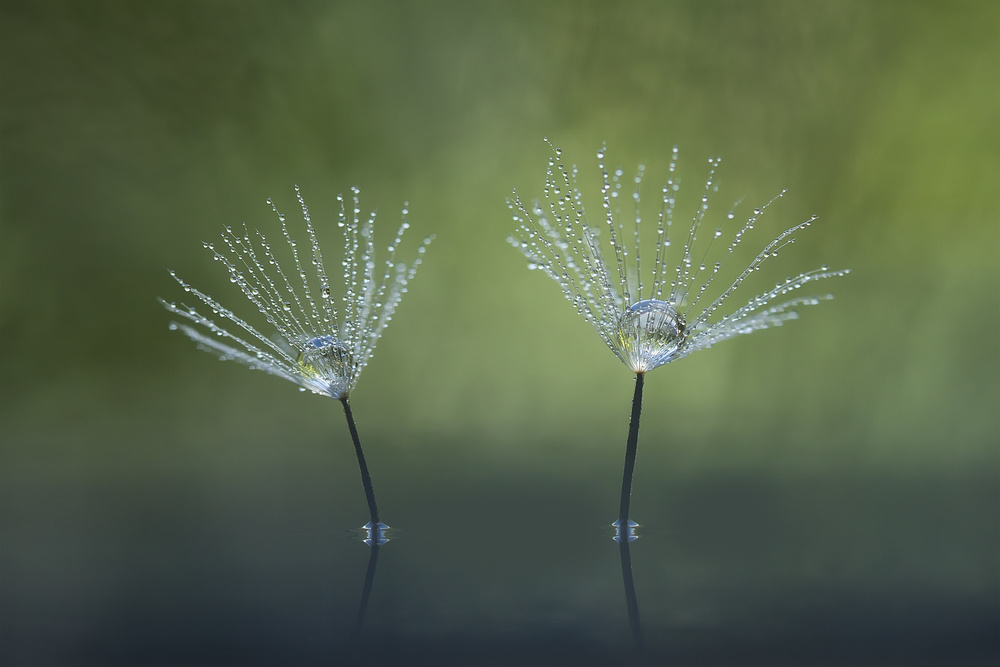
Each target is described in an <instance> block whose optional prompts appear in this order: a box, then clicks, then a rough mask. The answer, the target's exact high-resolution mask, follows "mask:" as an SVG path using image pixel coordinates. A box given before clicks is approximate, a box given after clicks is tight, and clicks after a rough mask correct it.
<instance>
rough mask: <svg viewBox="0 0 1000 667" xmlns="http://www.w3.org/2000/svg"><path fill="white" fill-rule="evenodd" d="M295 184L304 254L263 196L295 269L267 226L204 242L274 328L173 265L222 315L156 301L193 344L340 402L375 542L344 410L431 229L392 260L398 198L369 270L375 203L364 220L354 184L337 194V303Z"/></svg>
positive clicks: (374, 510) (371, 504)
mask: <svg viewBox="0 0 1000 667" xmlns="http://www.w3.org/2000/svg"><path fill="white" fill-rule="evenodd" d="M295 193H296V197H297V198H298V201H299V205H300V206H301V208H302V217H303V219H304V222H305V232H306V239H307V241H308V246H307V248H306V252H305V253H302V252H300V249H299V241H297V240H296V239H295V237H294V236H293V234H292V233H291V232H290V231H289V229H288V225H287V223H286V220H285V216H284V215H283V214H281V213H279V212H278V210H277V208H276V207H275V206H274V204H273V203H272V202H271V200H270V199H268V200H267V201H268V204H269V205H270V206H271V208H272V210H274V212H275V214H277V216H278V221H279V222H280V225H281V234H282V236H283V237H284V239H285V243H286V245H287V246H288V249H289V254H290V255H291V260H290V261H291V266H292V267H294V271H292V270H286V268H287V262H286V268H282V265H281V263H279V261H278V259H277V257H276V252H275V250H274V249H273V248H272V246H271V243H270V242H269V241H268V240H267V238H266V237H265V236H264V234H262V233H261V232H259V231H254V232H253V233H251V232H250V231H249V230H248V229H247V227H246V225H244V226H243V229H242V230H238V231H234V230H233V228H232V227H226V229H225V232H224V233H223V234H222V241H223V243H222V248H221V249H220V248H219V247H217V246H216V245H214V244H211V243H205V247H206V248H207V249H208V250H209V251H211V252H212V254H213V256H214V258H215V260H216V261H218V262H220V263H222V264H223V266H225V268H226V271H227V272H228V273H229V280H230V282H232V283H234V284H235V285H237V286H238V287H239V289H240V291H242V292H243V295H244V296H245V297H246V298H247V299H248V300H249V301H250V302H251V303H252V304H253V305H254V306H256V308H257V310H258V311H260V313H261V315H263V316H264V319H265V320H266V322H267V323H268V324H269V325H270V326H272V327H273V328H274V329H275V331H276V334H277V335H276V336H275V337H273V338H272V337H268V336H266V335H265V334H263V333H262V332H261V331H259V330H258V329H257V328H255V327H254V326H253V325H252V324H250V323H249V322H248V321H247V320H245V319H243V318H242V317H240V316H238V315H236V314H235V313H234V312H233V311H232V310H230V309H228V308H226V307H225V306H223V305H222V304H221V303H220V302H219V301H217V300H216V299H215V298H213V297H211V296H209V295H208V294H206V293H204V292H202V291H200V290H198V289H195V288H194V287H192V286H191V285H189V284H188V283H186V282H185V281H184V280H182V279H181V278H180V277H179V276H177V274H175V273H174V272H173V271H171V272H170V275H171V276H173V278H174V279H175V280H177V282H178V283H180V285H181V287H182V288H184V291H185V292H188V293H190V294H193V295H195V296H196V297H197V298H198V300H199V301H201V303H202V304H203V305H204V306H205V307H207V308H208V309H209V310H211V311H212V316H216V317H217V318H219V320H220V321H221V322H222V323H221V324H220V323H219V322H217V321H216V320H215V319H213V318H212V316H208V315H204V314H202V313H201V312H199V311H198V310H197V309H196V308H195V307H192V306H188V305H184V304H177V303H170V302H167V301H163V300H162V299H161V300H160V302H161V303H162V304H163V306H164V307H166V309H167V310H169V311H170V312H171V313H173V314H174V315H177V316H178V317H179V318H182V319H183V320H186V321H187V322H188V323H177V322H172V323H171V325H170V328H171V329H178V330H180V331H182V332H183V333H184V334H186V335H187V336H188V337H189V338H191V339H192V340H194V341H195V342H196V343H197V344H198V347H199V348H201V349H203V350H206V351H208V352H213V353H215V354H217V355H219V357H220V358H221V359H223V360H235V361H239V362H240V363H243V364H245V365H247V366H249V367H250V368H253V369H256V370H262V371H264V372H266V373H270V374H271V375H276V376H278V377H280V378H284V379H285V380H288V381H289V382H293V383H295V384H297V385H299V388H300V389H301V390H302V391H311V392H313V393H315V394H321V395H324V396H329V397H331V398H335V399H337V400H339V401H340V402H341V403H342V404H343V407H344V414H345V416H346V418H347V424H348V428H349V430H350V432H351V438H352V440H353V441H354V447H355V451H356V453H357V457H358V464H359V466H360V468H361V476H362V482H363V483H364V487H365V495H366V497H367V500H368V508H369V512H370V514H371V522H370V524H369V525H368V526H366V529H368V530H369V531H375V537H374V538H373V539H375V541H376V542H377V541H379V540H380V539H383V538H382V537H381V533H382V530H384V529H385V528H387V526H385V524H383V523H381V521H380V520H379V514H378V506H377V505H376V502H375V493H374V491H373V489H372V484H371V476H370V475H369V473H368V467H367V465H366V463H365V458H364V453H363V452H362V449H361V441H360V439H359V438H358V433H357V427H356V424H355V422H354V416H353V414H352V412H351V406H350V395H351V392H352V391H353V390H354V387H355V385H356V384H357V381H358V377H359V376H360V374H361V371H362V369H363V368H364V367H365V366H367V365H368V362H369V361H370V360H371V358H372V355H373V354H374V352H375V345H376V343H377V342H378V340H379V339H380V338H381V337H382V333H383V331H384V330H385V328H386V327H387V326H388V324H389V322H390V320H391V319H392V316H393V314H394V313H395V312H396V308H397V306H398V305H399V302H400V300H401V299H402V297H403V294H404V293H406V290H407V286H408V285H409V283H410V281H411V280H413V277H414V275H415V274H416V271H417V267H418V266H420V263H421V261H422V260H423V256H424V253H425V251H426V249H427V246H428V245H429V244H430V242H431V240H432V238H433V237H428V238H426V239H424V241H423V243H422V244H421V245H420V246H419V247H418V248H417V257H416V259H414V261H413V262H412V263H410V264H409V265H407V264H405V263H397V262H396V259H395V258H396V249H397V248H398V247H399V245H400V243H401V242H402V240H403V235H404V233H405V231H406V230H407V229H408V228H409V226H410V224H409V222H408V221H407V215H408V213H409V212H408V210H407V205H406V204H404V207H403V213H402V222H401V224H400V226H399V229H398V231H397V232H396V236H395V238H394V240H393V241H392V243H391V245H390V246H389V247H388V258H387V259H386V260H385V265H384V272H376V267H377V264H376V258H375V244H374V226H375V213H374V212H372V213H371V214H370V215H369V216H368V217H367V219H365V220H364V221H363V222H362V219H361V217H360V215H361V208H360V205H359V202H358V189H357V188H351V193H352V198H351V206H350V208H348V206H347V203H346V202H345V200H344V197H343V196H341V195H338V196H337V200H338V201H339V202H340V215H339V218H338V220H337V226H338V227H339V228H340V229H341V230H342V231H343V235H344V245H343V259H342V262H341V265H342V267H343V272H342V279H343V286H344V287H343V290H344V294H343V297H342V298H340V299H339V303H338V301H337V299H336V297H335V295H334V292H333V289H332V280H331V276H330V275H328V274H327V271H326V267H325V264H324V261H323V253H322V250H321V248H320V243H319V238H318V235H317V231H316V227H315V226H314V224H313V220H312V217H311V216H310V214H309V209H308V207H307V206H306V203H305V200H304V199H303V198H302V193H301V192H300V191H299V188H298V186H296V187H295ZM307 268H308V270H307ZM226 320H228V323H227V322H225V321H226ZM227 326H228V327H229V328H228V329H227V328H226V327H227Z"/></svg>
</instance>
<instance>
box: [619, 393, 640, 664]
mask: <svg viewBox="0 0 1000 667" xmlns="http://www.w3.org/2000/svg"><path fill="white" fill-rule="evenodd" d="M639 377H642V376H641V375H640V376H639ZM629 532H631V531H629ZM617 542H618V552H619V554H620V555H621V560H622V581H623V583H624V584H625V605H626V606H627V607H628V622H629V625H630V626H632V638H633V639H634V640H635V645H636V647H637V648H641V647H642V625H641V624H640V623H639V603H638V602H637V601H636V599H635V583H633V581H632V557H631V555H630V554H629V546H630V545H631V542H630V540H629V539H628V538H622V539H617Z"/></svg>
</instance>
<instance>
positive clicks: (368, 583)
mask: <svg viewBox="0 0 1000 667" xmlns="http://www.w3.org/2000/svg"><path fill="white" fill-rule="evenodd" d="M380 532H381V531H378V532H376V534H375V535H374V536H373V537H374V539H373V540H372V543H371V553H370V554H369V555H368V571H367V572H365V586H364V588H363V589H361V605H360V606H359V607H358V622H357V624H356V625H355V626H354V632H355V634H360V633H361V628H362V627H363V626H364V623H365V612H366V611H368V598H370V597H371V594H372V585H373V584H374V583H375V568H376V566H378V552H379V549H380V548H381V547H382V544H381V540H380V539H379V533H380Z"/></svg>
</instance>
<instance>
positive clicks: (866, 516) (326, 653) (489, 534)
mask: <svg viewBox="0 0 1000 667" xmlns="http://www.w3.org/2000/svg"><path fill="white" fill-rule="evenodd" d="M22 463H23V462H22ZM407 463H408V462H407V461H405V460H404V461H401V462H399V463H398V466H397V468H396V469H392V470H390V469H385V470H378V469H377V468H376V470H375V477H376V490H379V489H380V488H381V491H382V492H381V493H380V498H379V501H380V506H381V508H382V511H383V517H384V519H385V520H386V521H387V522H388V523H389V524H390V525H392V526H393V530H392V531H390V534H389V536H390V538H391V540H390V541H389V542H388V543H387V544H385V545H383V546H382V547H381V548H380V549H379V552H378V560H377V567H376V568H375V569H374V572H372V570H371V568H370V565H372V563H371V561H370V556H371V549H370V548H369V547H368V546H366V545H365V544H364V543H363V542H362V541H361V539H360V538H361V534H360V533H358V532H356V531H352V530H351V528H353V527H354V526H355V525H357V524H360V523H361V522H362V521H363V519H364V517H365V511H364V505H363V502H364V501H363V494H362V493H361V488H360V482H359V481H358V480H356V479H354V477H355V476H356V471H353V470H350V469H348V468H345V469H344V470H342V471H340V472H338V473H337V475H336V479H334V480H330V479H328V478H329V472H328V471H326V470H323V469H321V468H318V467H313V468H312V469H305V470H303V469H300V468H297V467H296V466H295V465H293V464H292V463H289V462H275V463H273V464H272V465H271V466H270V469H269V470H264V469H259V468H257V467H256V466H254V465H247V466H246V467H244V468H242V469H237V470H235V471H234V472H233V475H232V476H231V477H229V478H228V479H227V478H225V477H224V476H223V477H209V476H207V475H205V474H196V473H195V472H193V471H191V470H187V471H185V470H183V469H180V470H179V469H174V470H173V471H167V472H161V474H160V475H159V476H158V477H156V478H155V481H151V480H150V478H139V480H138V481H129V480H128V479H127V478H126V476H124V475H121V474H119V473H116V472H108V473H107V475H106V476H105V478H104V479H101V478H100V476H99V475H94V474H91V475H87V476H73V475H71V474H69V472H68V471H66V470H64V471H62V472H60V470H59V469H58V467H57V466H46V467H43V468H42V469H35V470H33V471H30V470H28V468H27V466H25V468H24V469H22V470H20V471H19V472H20V473H21V474H19V475H17V476H16V477H14V476H11V477H10V478H9V480H10V483H8V484H6V485H5V487H4V494H5V496H6V497H5V498H4V501H5V502H4V508H5V522H4V524H5V525H4V527H3V542H4V545H3V546H4V549H3V551H4V556H5V559H4V561H5V562H4V567H3V595H2V605H3V631H4V636H3V649H2V652H3V664H5V665H33V664H38V665H46V664H52V665H64V664H65V665H69V664H80V665H137V664H149V665H172V664H189V665H243V664H248V665H279V664H280V665H285V664H304V665H327V664H329V665H339V664H375V665H378V664H456V665H457V664H529V665H530V664H626V663H628V662H633V663H635V664H665V665H745V664H751V665H756V664H759V665H773V664H809V665H812V664H820V665H839V664H844V665H848V664H849V665H914V664H929V665H979V664H983V665H985V664H993V663H992V661H993V660H994V659H995V658H996V657H997V655H998V604H997V599H998V598H997V596H998V588H997V562H996V555H997V553H998V544H997V523H996V518H997V508H998V492H997V481H996V479H995V478H994V476H993V475H992V474H991V473H990V474H983V475H982V476H976V475H965V476H962V477H947V476H944V475H942V476H941V477H939V478H922V479H916V478H906V479H891V478H890V479H886V478H885V477H878V478H875V477H862V476H851V475H847V474H840V475H831V476H826V477H818V476H811V477H808V478H800V479H789V478H787V477H785V478H777V477H770V478H769V477H761V476H759V475H753V474H731V475H722V474H717V475H711V476H705V475H703V476H700V477H681V476H677V477H675V478H670V479H664V480H657V481H656V483H655V484H654V483H653V482H652V481H651V480H650V479H649V478H648V477H647V476H644V474H643V473H644V471H643V469H642V468H641V466H640V469H639V476H638V478H637V479H638V483H637V488H636V490H635V497H634V501H633V514H634V516H635V518H637V519H638V520H639V522H640V523H641V526H640V528H639V529H638V532H639V535H640V537H639V539H638V540H636V541H634V542H632V543H631V544H630V549H629V555H630V558H631V563H632V573H633V576H634V584H635V595H636V602H637V609H638V621H639V623H640V624H641V633H642V638H643V644H644V647H643V648H642V649H641V650H640V649H639V648H637V647H636V645H635V642H634V640H633V633H632V631H631V630H630V625H629V617H628V613H627V607H626V595H625V589H624V587H623V577H622V568H621V561H620V557H621V555H622V554H621V552H620V549H619V545H617V544H616V543H615V542H614V541H613V540H612V535H613V530H612V528H611V527H610V526H609V525H608V524H609V523H610V520H611V519H612V518H613V515H614V513H615V510H616V489H615V485H616V483H617V481H618V480H617V475H618V473H617V471H609V474H608V475H606V477H607V479H603V478H601V477H599V476H598V475H596V474H593V475H591V474H589V473H586V471H585V472H584V474H583V478H581V479H575V480H574V479H569V478H568V477H559V478H556V477H554V476H551V477H547V476H545V475H540V474H536V475H525V474H515V473H514V472H512V471H508V470H506V469H505V467H504V466H486V465H483V464H481V463H480V464H476V463H475V462H474V461H473V460H472V459H469V460H468V461H465V462H459V464H458V465H457V467H458V468H460V469H463V470H464V472H463V474H462V475H457V476H455V477H454V478H453V479H454V480H459V481H450V482H445V481H443V480H437V481H432V482H431V483H430V484H428V481H427V479H423V480H410V481H407V480H406V479H405V476H404V473H405V472H406V468H407ZM383 468H386V466H383ZM8 472H9V471H8ZM379 473H382V475H381V479H380V477H379ZM647 474H648V473H647ZM380 484H381V487H380ZM352 491H353V492H356V493H351V492H352ZM12 499H16V500H17V502H16V503H11V502H8V501H10V500H12ZM366 573H372V574H373V575H374V576H373V578H372V579H371V584H372V585H371V590H370V599H369V601H368V607H367V610H366V614H365V617H364V620H363V624H362V626H361V628H360V631H358V629H357V624H358V620H359V619H358V612H359V606H360V603H361V600H362V595H363V587H364V584H365V579H366Z"/></svg>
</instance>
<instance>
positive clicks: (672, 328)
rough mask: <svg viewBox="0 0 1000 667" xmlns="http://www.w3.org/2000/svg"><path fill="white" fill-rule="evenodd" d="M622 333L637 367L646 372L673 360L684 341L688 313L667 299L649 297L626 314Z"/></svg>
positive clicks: (621, 328) (624, 344)
mask: <svg viewBox="0 0 1000 667" xmlns="http://www.w3.org/2000/svg"><path fill="white" fill-rule="evenodd" d="M619 335H620V337H621V341H622V344H623V346H624V347H625V349H626V350H627V351H628V352H629V357H630V358H632V359H633V360H634V361H635V363H636V367H637V368H636V370H641V371H643V372H645V371H647V370H651V369H653V368H656V367H657V366H661V365H663V364H665V363H667V362H668V361H670V358H671V356H672V355H673V354H674V353H675V352H676V351H677V349H678V348H679V347H680V346H681V343H683V342H684V336H685V335H686V328H685V323H684V316H683V315H681V314H680V313H678V312H677V309H676V308H675V307H674V306H673V304H671V303H668V302H667V301H660V300H659V299H645V300H643V301H639V302H637V303H634V304H632V305H631V306H629V308H628V310H626V311H625V313H624V314H623V315H622V319H621V324H620V326H619Z"/></svg>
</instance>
